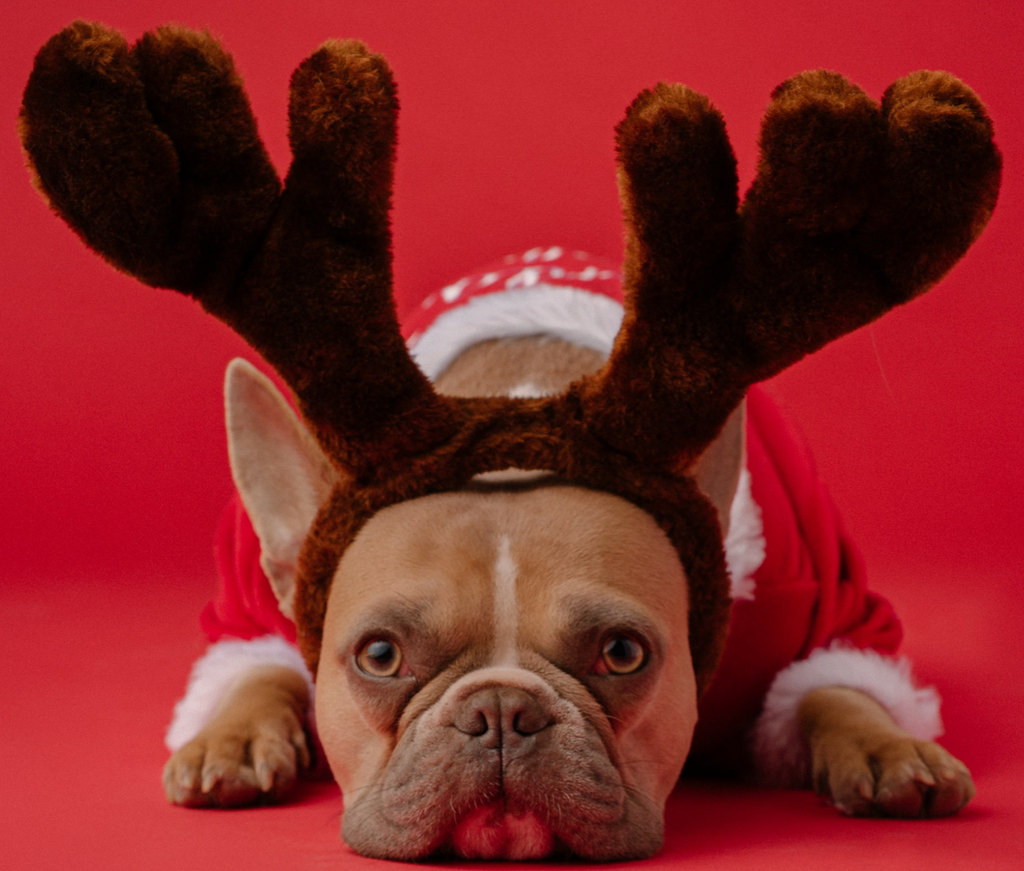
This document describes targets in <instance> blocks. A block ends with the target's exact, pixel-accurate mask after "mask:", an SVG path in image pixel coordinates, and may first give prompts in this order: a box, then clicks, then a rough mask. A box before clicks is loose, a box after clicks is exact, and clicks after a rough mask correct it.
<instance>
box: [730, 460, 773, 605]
mask: <svg viewBox="0 0 1024 871" xmlns="http://www.w3.org/2000/svg"><path fill="white" fill-rule="evenodd" d="M764 554H765V543H764V524H763V523H762V522H761V508H760V507H759V506H758V504H757V503H756V502H755V501H754V496H753V494H752V493H751V491H750V472H748V471H747V469H746V467H744V468H742V469H741V470H740V480H739V482H738V483H737V485H736V495H735V496H733V498H732V505H730V506H729V532H728V534H727V535H726V536H725V564H726V566H727V567H728V569H729V595H730V596H732V598H733V599H734V600H735V599H748V600H752V599H753V598H754V572H756V571H757V570H758V569H759V568H760V567H761V563H763V562H764Z"/></svg>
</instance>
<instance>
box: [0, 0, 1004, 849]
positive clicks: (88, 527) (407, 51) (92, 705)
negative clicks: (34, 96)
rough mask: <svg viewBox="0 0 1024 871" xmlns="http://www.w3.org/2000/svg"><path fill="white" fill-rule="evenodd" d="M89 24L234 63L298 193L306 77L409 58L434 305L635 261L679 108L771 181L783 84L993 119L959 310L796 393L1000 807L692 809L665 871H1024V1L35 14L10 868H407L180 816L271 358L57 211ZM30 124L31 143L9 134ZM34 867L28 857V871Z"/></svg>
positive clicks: (2, 456)
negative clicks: (222, 552) (852, 812)
mask: <svg viewBox="0 0 1024 871" xmlns="http://www.w3.org/2000/svg"><path fill="white" fill-rule="evenodd" d="M76 17H85V18H92V19H96V20H100V21H103V22H105V23H107V24H110V25H112V26H115V27H117V28H119V29H121V30H122V31H123V32H125V34H126V35H127V36H128V37H129V38H135V37H137V36H139V35H140V34H141V33H142V32H143V31H144V30H146V29H148V28H151V27H153V26H155V25H157V24H161V23H164V22H167V21H174V22H179V23H183V24H187V25H190V26H193V27H207V28H209V29H210V30H211V31H212V32H214V33H215V34H217V35H219V36H220V37H222V38H223V40H224V42H225V44H226V45H227V47H228V48H229V50H230V51H232V53H233V54H234V56H235V58H236V61H237V62H238V65H239V67H240V69H241V71H242V73H243V75H244V76H245V79H246V82H247V86H248V89H249V93H250V95H251V98H252V102H253V105H254V108H255V112H256V115H257V117H258V119H259V122H260V128H261V131H262V134H263V136H264V138H265V140H266V142H267V143H268V146H269V149H270V152H271V154H272V156H273V158H274V160H275V162H276V163H277V165H278V167H279V169H281V170H282V171H284V170H285V169H286V167H287V164H288V149H287V141H286V123H285V113H286V100H287V82H288V76H289V75H290V73H291V71H292V70H293V69H294V67H295V66H296V65H297V63H298V62H299V61H300V60H301V59H302V58H303V57H304V56H306V55H307V54H308V53H309V52H310V51H312V50H313V49H314V48H315V47H316V46H317V45H318V44H319V43H320V42H321V41H323V40H324V39H326V38H329V37H339V36H341V37H351V36H354V37H359V38H362V39H364V40H365V41H366V42H367V43H368V44H369V45H370V46H371V47H372V48H373V49H374V50H376V51H380V52H383V53H384V54H385V55H386V56H387V57H388V58H389V60H390V62H391V64H392V66H393V68H394V70H395V73H396V76H397V78H398V82H399V88H400V95H401V99H402V107H403V108H402V115H401V122H400V143H399V163H398V171H397V186H396V194H395V210H394V231H395V251H396V279H397V294H398V300H399V308H400V310H406V309H408V308H409V307H410V306H411V305H413V304H415V302H417V301H418V300H419V299H420V298H422V296H424V295H425V294H426V293H428V292H430V291H431V290H433V289H436V288H437V287H439V286H441V285H443V284H445V283H447V282H448V281H450V280H451V279H453V278H457V277H458V276H459V275H460V274H462V273H463V272H465V271H466V270H468V269H470V268H472V267H474V266H477V265H479V264H481V263H486V262H488V261H491V260H493V259H495V258H497V257H500V256H502V255H504V254H506V253H509V252H513V251H522V250H526V249H527V248H530V247H533V246H535V245H538V244H541V245H548V244H562V245H567V246H571V247H574V248H581V249H585V250H589V251H592V252H594V253H596V254H602V255H606V256H611V257H618V256H619V255H620V254H621V229H620V223H619V212H618V205H617V200H616V191H615V182H614V162H613V161H614V149H613V140H612V128H613V126H614V124H615V123H616V122H617V121H618V120H619V118H620V117H621V116H622V114H623V111H624V109H625V107H626V106H627V105H628V103H629V102H630V100H631V99H632V98H633V96H635V94H636V93H637V92H638V91H639V90H640V89H641V88H643V87H647V86H650V85H652V84H653V83H654V82H656V81H658V80H662V79H664V80H674V81H682V82H685V83H686V84H688V85H690V86H691V87H694V88H696V89H698V90H700V91H703V92H705V93H707V94H708V95H709V96H710V97H711V98H712V100H713V101H714V102H715V103H716V104H717V105H718V107H719V108H720V109H721V110H722V111H723V113H724V114H725V117H726V120H727V122H728V124H729V129H730V134H731V136H732V140H733V143H734V146H735V149H736V152H737V156H738V159H739V165H740V174H741V180H742V182H741V183H742V185H743V186H745V185H746V184H747V183H749V181H750V179H751V177H752V174H753V170H754V165H755V161H756V138H757V125H758V122H759V120H760V115H761V112H762V111H763V109H764V106H765V104H766V102H767V100H768V97H769V94H770V92H771V89H772V88H773V87H774V86H775V85H776V84H778V83H779V82H781V81H782V80H784V79H785V78H787V77H788V76H790V75H792V74H794V73H796V72H799V71H800V70H803V69H807V68H814V67H828V68H831V69H836V70H839V71H841V72H843V73H845V74H846V75H848V76H849V77H850V78H851V79H852V80H854V81H856V82H858V83H859V84H861V85H862V86H863V87H864V88H865V89H866V90H867V91H868V92H869V93H871V94H873V95H875V96H879V95H880V94H881V92H882V91H883V90H884V88H885V87H886V86H887V85H888V84H889V83H890V82H891V81H892V80H894V79H896V78H898V77H899V76H901V75H904V74H906V73H907V72H910V71H912V70H914V69H919V68H933V69H934V68H938V69H948V70H950V71H952V72H954V73H955V74H957V75H959V76H960V77H962V78H963V79H965V80H966V81H967V82H968V83H969V84H971V85H972V86H973V87H974V88H975V89H976V90H977V91H978V92H979V94H980V95H981V96H982V98H983V99H984V100H985V101H986V103H987V104H988V106H989V109H990V112H991V114H992V116H993V118H994V120H995V124H996V130H997V138H998V142H999V144H1000V146H1001V148H1002V150H1003V153H1004V157H1005V161H1006V170H1005V176H1004V184H1003V192H1002V197H1001V201H1000V204H999V207H998V208H997V210H996V213H995V216H994V218H993V220H992V222H991V224H990V226H989V228H988V229H987V230H986V232H985V234H984V235H983V237H982V238H981V239H980V241H979V242H978V243H977V244H976V245H975V247H974V249H973V250H972V251H971V252H970V253H969V254H968V256H967V258H966V259H965V261H964V262H963V263H961V264H960V265H958V266H957V267H956V268H955V269H954V270H953V272H952V273H951V274H950V275H949V276H948V277H947V278H946V279H945V280H944V281H943V282H942V284H941V285H939V286H938V287H937V288H936V289H934V290H933V291H932V292H931V293H930V294H929V295H928V296H926V297H925V298H923V299H922V300H919V301H917V302H915V303H913V304H912V305H910V306H908V307H906V308H904V309H902V310H900V311H898V312H895V313H893V314H892V315H890V316H889V317H887V318H885V319H884V320H883V321H882V322H880V323H879V324H877V325H875V326H873V327H870V328H867V329H864V330H861V331H859V332H858V333H856V334H854V335H852V336H849V337H847V338H845V339H843V340H841V341H840V342H837V343H836V344H835V345H833V346H831V347H829V348H827V349H826V350H825V351H823V352H822V353H820V354H818V355H816V356H815V357H814V358H812V359H810V360H807V361H805V362H803V363H801V364H799V365H798V366H797V367H795V368H794V369H792V370H790V371H789V372H787V373H785V374H783V375H782V376H780V377H779V378H777V379H775V381H774V382H772V384H771V385H770V389H771V391H772V392H773V393H774V394H775V395H776V396H777V397H778V398H779V399H780V401H781V402H782V404H783V405H784V406H785V407H786V408H787V409H788V410H789V412H790V414H791V416H792V417H793V418H794V419H795V420H796V421H797V423H798V424H799V425H800V426H801V427H802V428H803V430H804V431H805V432H806V434H807V435H808V437H809V439H810V441H811V443H812V444H813V445H814V448H815V451H816V454H817V457H818V462H819V466H820V468H821V470H822V473H823V475H824V477H825V478H826V480H828V481H829V482H830V484H831V487H832V491H833V495H834V496H835V498H836V501H837V502H838V504H839V506H840V508H841V510H842V511H843V513H844V515H845V517H846V521H847V525H848V526H849V527H850V529H851V530H852V531H853V532H854V534H855V535H856V536H857V538H858V539H859V541H860V543H861V545H862V547H863V549H864V551H865V553H866V556H867V558H868V562H869V566H870V567H871V568H872V570H873V573H874V576H875V582H874V583H875V586H876V587H877V588H879V589H881V590H883V591H884V592H885V593H886V594H888V595H889V596H890V597H891V598H892V599H893V600H894V601H895V602H896V604H897V606H898V607H899V610H900V611H901V614H902V615H903V617H904V620H905V622H906V624H907V642H906V646H905V649H906V651H907V652H908V653H909V654H910V655H911V656H913V657H914V659H915V661H916V663H917V668H918V672H919V674H920V675H921V676H922V678H923V679H925V680H926V681H929V682H936V683H938V685H939V687H940V689H941V690H942V691H943V693H944V695H945V697H946V709H945V710H946V721H947V733H948V737H947V744H948V746H950V748H951V749H953V750H954V752H956V753H958V754H959V755H961V756H962V757H963V758H964V759H965V760H966V761H967V762H968V764H969V765H971V767H972V769H973V770H974V772H975V774H976V776H977V780H978V785H979V797H978V799H977V800H976V802H975V803H974V804H973V805H972V807H971V809H969V810H968V811H967V812H965V813H964V814H962V815H961V816H960V817H958V818H956V819H954V820H949V821H944V822H939V823H934V824H924V825H913V824H897V823H883V822H863V821H849V820H842V819H839V818H838V817H836V816H834V815H833V814H832V813H831V812H830V811H827V810H825V809H821V808H819V807H817V805H816V804H815V802H814V800H813V799H812V798H810V797H809V796H807V795H803V794H799V793H797V794H772V793H763V792H758V791H755V790H747V789H742V788H736V787H726V786H720V785H715V786H711V785H706V784H705V785H696V786H693V785H690V786H686V787H684V788H683V789H682V790H681V791H680V793H679V795H678V796H677V797H676V798H675V799H673V803H672V808H671V814H670V836H669V841H668V845H667V847H666V849H665V851H664V852H663V853H662V854H661V856H660V857H659V858H657V859H656V860H654V861H653V862H652V863H649V864H648V866H647V867H663V866H674V865H675V864H677V863H678V864H683V863H685V864H687V865H688V866H690V867H700V868H704V867H709V868H729V867H734V866H735V867H740V866H741V865H742V866H743V867H750V865H751V863H753V864H754V866H755V867H771V866H773V865H774V864H780V865H781V864H783V863H786V864H788V865H790V866H796V867H809V868H810V867H813V868H818V867H823V866H825V865H826V864H827V865H828V866H829V867H836V868H839V867H846V866H847V865H849V866H850V867H853V866H854V865H856V866H858V867H859V866H861V865H862V864H863V861H864V858H865V854H866V853H868V854H870V855H871V856H872V857H873V861H877V862H878V863H881V862H883V861H884V862H885V863H886V864H887V865H888V866H889V867H908V868H909V867H926V866H927V867H929V868H932V869H934V868H941V867H946V865H947V864H948V865H949V867H953V865H954V864H955V865H956V867H964V865H965V864H966V865H968V866H969V867H972V866H973V867H986V868H999V867H1007V868H1011V867H1014V868H1015V867H1020V866H1021V865H1020V863H1022V862H1024V848H1022V845H1021V841H1022V840H1024V835H1022V834H1021V832H1024V814H1022V812H1021V806H1022V803H1024V790H1022V788H1021V787H1019V786H1018V784H1019V783H1020V782H1021V781H1022V780H1024V762H1022V761H1021V759H1022V757H1024V740H1022V738H1021V728H1020V725H1019V723H1020V717H1021V713H1022V712H1024V692H1022V689H1021V682H1020V678H1019V670H1020V662H1021V659H1022V654H1024V644H1022V642H1021V637H1022V635H1024V625H1022V624H1024V607H1022V606H1021V604H1020V595H1019V590H1020V586H1021V580H1022V579H1021V569H1020V566H1021V556H1022V550H1024V535H1022V533H1024V516H1022V515H1024V509H1022V504H1021V497H1020V494H1021V492H1022V489H1024V487H1022V484H1024V467H1022V464H1021V463H1020V462H1019V461H1018V458H1017V457H1016V447H1017V443H1018V441H1019V439H1020V433H1021V431H1022V430H1024V401H1022V399H1024V395H1022V394H1024V388H1022V384H1024V349H1022V336H1024V295H1022V293H1021V275H1022V245H1021V241H1020V239H1021V233H1022V228H1024V207H1022V202H1024V200H1022V194H1024V172H1022V170H1021V166H1022V157H1024V97H1022V96H1021V95H1022V93H1024V90H1022V86H1024V81H1022V77H1021V74H1020V55H1021V47H1022V46H1024V7H1022V5H1021V4H1020V2H1019V0H988V2H984V0H982V2H976V3H974V4H964V3H963V2H961V0H933V2H931V3H928V4H922V3H919V2H910V0H889V2H884V3H883V2H875V0H868V2H862V3H858V4H846V5H838V4H824V3H820V2H812V0H804V2H797V0H794V2H778V3H763V2H746V0H715V2H711V0H704V2H700V3H694V2H645V0H633V2H630V3H619V2H587V3H584V2H579V3H567V2H566V3H560V2H552V0H547V2H534V0H529V2H526V0H524V2H508V3H493V2H480V0H475V2H474V0H460V2H456V0H452V2H416V3H414V2H397V0H395V2H384V0H362V2H352V3H330V2H312V0H295V2H290V3H278V4H271V3H266V2H262V0H252V2H247V3H240V2H238V3H232V2H227V0H178V2H173V0H166V2H165V0H152V2H149V0H147V2H135V3H128V2H118V0H51V2H48V3H46V4H44V5H42V6H38V5H29V4H22V5H19V6H17V7H12V8H10V9H8V10H7V11H5V25H6V26H5V32H6V33H7V34H8V48H7V50H6V51H5V52H4V54H3V56H2V58H0V69H2V77H0V81H2V85H3V90H2V94H0V101H2V102H0V118H2V119H6V122H5V124H6V131H7V132H6V133H5V134H4V135H2V136H0V179H2V185H3V192H4V197H3V204H4V208H3V211H2V213H0V234H2V235H0V239H2V245H3V248H2V250H3V270H2V273H0V275H2V278H0V282H2V285H3V302H2V306H0V439H2V442H0V445H2V449H0V493H2V496H3V498H2V499H0V652H2V654H3V657H4V659H3V662H4V668H3V670H2V673H0V699H2V700H3V701H2V705H3V708H2V711H3V714H2V719H0V767H2V769H3V770H4V772H5V777H4V781H5V783H4V786H3V787H0V844H3V845H6V846H0V856H2V855H3V854H4V853H7V854H8V855H9V856H13V859H14V864H13V865H10V864H8V861H7V860H5V859H2V858H0V863H2V864H4V865H6V866H7V867H16V868H56V867H66V866H67V865H68V864H73V865H74V866H75V867H81V868H88V867H94V866H95V867H103V868H107V869H114V868H162V867H169V868H170V867H175V868H178V867H182V866H188V867H193V868H205V867H211V868H212V867H234V866H235V865H237V866H238V867H242V866H243V865H244V866H245V867H249V868H258V867H280V865H281V864H282V863H283V862H284V861H285V858H286V857H289V856H290V857H292V858H293V860H294V861H295V862H296V863H297V864H296V867H316V868H322V867H329V866H332V865H336V864H338V863H339V862H340V863H342V864H374V863H368V862H363V860H359V859H357V858H356V857H353V856H352V855H351V854H350V853H348V852H347V851H346V850H345V848H343V847H342V846H341V845H340V843H339V842H338V839H337V834H336V833H337V818H338V812H339V810H340V803H339V801H338V799H337V796H336V793H335V791H334V790H333V788H328V787H318V788H312V789H311V790H310V792H309V794H308V795H307V796H306V797H305V800H304V801H302V802H300V803H298V804H296V805H293V806H290V807H288V808H278V809H265V810H258V811H250V812H241V813H237V814H235V813H233V814H221V813H196V812H187V811H181V810H178V809H172V808H170V807H167V806H165V805H164V804H163V800H162V797H161V795H160V790H159V786H158V779H157V774H158V770H159V767H160V765H161V764H162V762H163V757H164V751H163V749H162V746H161V736H162V729H163V727H164V725H165V723H166V721H167V719H168V716H169V711H170V706H171V704H172V703H173V701H174V699H175V698H176V696H177V695H178V694H179V693H180V691H181V689H182V686H183V682H184V679H185V676H186V674H187V670H188V665H189V662H190V661H191V660H192V659H193V658H194V657H195V655H196V654H197V653H198V652H199V651H200V650H201V642H200V639H199V636H198V628H197V622H196V617H197V614H198V611H199V609H200V607H201V605H202V603H203V601H204V599H205V597H206V596H207V595H208V592H209V589H210V584H211V580H212V572H213V563H212V557H211V540H212V531H213V529H214V525H215V521H216V516H217V514H218V512H219V511H220V510H221V508H222V506H223V504H224V502H225V500H226V499H227V497H228V495H229V493H230V489H231V484H230V479H229V475H228V470H227V462H226V455H225V450H224V439H223V435H222V423H221V400H220V390H221V378H222V373H223V370H224V367H225V365H226V363H227V361H228V360H229V359H230V358H231V357H232V356H236V355H239V354H244V355H247V356H249V357H250V359H252V358H253V355H252V353H251V352H249V351H248V349H247V348H245V347H244V345H243V344H242V343H241V341H240V340H238V339H237V338H236V337H234V336H233V335H232V334H231V333H230V332H229V331H228V330H227V329H226V328H224V327H222V326H221V325H219V324H218V323H216V322H215V321H213V320H211V319H210V318H208V317H207V316H205V315H204V314H203V313H202V312H201V311H200V310H199V309H198V307H196V306H195V305H194V304H192V303H191V302H189V301H187V300H185V299H183V298H180V297H178V296H177V295H176V294H172V293H170V292H166V291H154V290H150V289H147V288H143V287H141V286H139V285H138V284H137V283H136V282H134V281H133V280H132V279H129V278H127V277H125V276H122V275H120V274H118V273H116V272H114V271H113V270H112V269H111V268H110V267H108V266H107V265H106V264H105V263H103V262H102V261H100V259H99V258H98V257H96V256H95V255H93V254H92V253H90V252H89V251H88V250H86V248H85V247H84V246H83V245H82V244H81V243H80V242H79V241H78V240H77V238H75V237H74V236H73V235H72V233H71V232H70V231H69V230H68V229H67V228H66V227H65V226H64V225H63V224H62V223H61V222H60V221H58V220H57V219H56V218H54V217H53V216H52V215H51V214H50V213H49V212H48V210H47V208H46V207H45V205H44V204H43V203H42V201H41V200H40V198H39V197H38V196H37V195H36V194H35V193H34V192H33V191H32V189H31V187H30V185H29V183H28V179H27V175H26V173H25V172H24V169H23V166H22V159H21V156H20V153H19V149H18V144H17V139H16V137H15V135H14V120H15V118H16V115H17V107H18V103H19V99H20V93H21V89H22V87H23V85H24V82H25V79H26V77H27V75H28V71H29V69H30V66H31V62H32V57H33V55H34V53H35V51H36V50H37V49H38V48H39V46H40V45H42V43H43V42H44V41H45V40H46V39H47V38H48V37H49V36H50V35H51V34H52V33H54V32H56V31H57V30H59V29H60V28H61V27H63V26H64V25H65V24H67V23H68V22H69V21H71V20H72V19H74V18H76ZM2 126H3V125H0V127H2ZM12 851H13V852H12Z"/></svg>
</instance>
